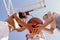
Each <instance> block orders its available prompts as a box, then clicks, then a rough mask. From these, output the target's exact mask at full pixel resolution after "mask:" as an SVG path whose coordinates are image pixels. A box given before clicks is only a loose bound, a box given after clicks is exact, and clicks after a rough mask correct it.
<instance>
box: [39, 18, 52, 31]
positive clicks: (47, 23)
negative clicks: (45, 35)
mask: <svg viewBox="0 0 60 40" xmlns="http://www.w3.org/2000/svg"><path fill="white" fill-rule="evenodd" d="M52 21H53V19H48V20H47V21H46V22H45V23H44V24H39V25H38V26H40V27H38V30H42V29H44V28H45V27H46V26H47V25H49V24H50V23H51V22H52Z"/></svg>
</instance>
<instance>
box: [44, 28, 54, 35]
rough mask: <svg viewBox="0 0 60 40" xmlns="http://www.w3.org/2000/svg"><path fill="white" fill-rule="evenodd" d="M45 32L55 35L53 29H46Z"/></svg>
mask: <svg viewBox="0 0 60 40" xmlns="http://www.w3.org/2000/svg"><path fill="white" fill-rule="evenodd" d="M44 31H45V32H47V33H49V34H53V33H54V30H53V29H47V28H45V29H44Z"/></svg>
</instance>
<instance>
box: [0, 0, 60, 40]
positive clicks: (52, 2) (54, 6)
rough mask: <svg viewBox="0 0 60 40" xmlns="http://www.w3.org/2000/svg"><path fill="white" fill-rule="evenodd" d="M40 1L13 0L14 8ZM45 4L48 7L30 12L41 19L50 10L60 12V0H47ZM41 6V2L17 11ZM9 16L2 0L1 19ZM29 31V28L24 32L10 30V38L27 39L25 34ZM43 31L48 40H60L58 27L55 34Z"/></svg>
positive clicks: (0, 1) (0, 5)
mask: <svg viewBox="0 0 60 40" xmlns="http://www.w3.org/2000/svg"><path fill="white" fill-rule="evenodd" d="M6 1H7V0H6ZM39 1H40V0H12V3H13V7H14V8H18V7H20V6H24V5H28V4H32V3H35V2H39ZM7 4H8V1H7ZM45 4H46V8H43V9H39V10H35V11H32V12H30V14H31V15H33V16H34V17H38V18H39V19H41V20H43V15H44V14H46V13H47V12H48V11H51V12H57V13H60V0H45ZM39 6H40V4H38V5H34V6H31V7H27V8H24V9H19V10H16V11H15V12H19V11H27V10H31V9H33V8H37V7H39ZM7 18H8V16H7V14H6V9H5V7H4V4H3V1H2V0H0V21H4V20H6V19H7ZM47 27H50V26H47ZM27 33H28V30H27V29H26V30H24V31H23V32H17V31H16V30H15V31H13V32H10V34H9V40H26V38H25V35H26V34H27ZM43 33H44V34H45V36H46V40H60V32H59V31H58V30H57V29H56V31H55V33H54V34H48V33H46V32H44V31H43Z"/></svg>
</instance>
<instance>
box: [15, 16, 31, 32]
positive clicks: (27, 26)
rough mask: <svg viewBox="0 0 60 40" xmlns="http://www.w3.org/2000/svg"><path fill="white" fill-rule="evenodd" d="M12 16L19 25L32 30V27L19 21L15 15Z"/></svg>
mask: <svg viewBox="0 0 60 40" xmlns="http://www.w3.org/2000/svg"><path fill="white" fill-rule="evenodd" d="M14 18H15V19H16V21H17V22H18V24H19V25H22V26H24V27H25V28H27V29H28V30H31V31H32V27H31V26H30V25H29V24H26V23H25V22H23V21H21V20H20V18H18V17H17V16H16V15H14Z"/></svg>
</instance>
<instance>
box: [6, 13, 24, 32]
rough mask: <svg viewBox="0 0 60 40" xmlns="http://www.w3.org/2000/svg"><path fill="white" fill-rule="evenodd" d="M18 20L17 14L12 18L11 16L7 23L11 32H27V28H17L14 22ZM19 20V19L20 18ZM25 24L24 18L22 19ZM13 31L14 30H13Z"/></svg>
mask: <svg viewBox="0 0 60 40" xmlns="http://www.w3.org/2000/svg"><path fill="white" fill-rule="evenodd" d="M16 18H18V17H17V14H16V13H15V14H13V15H12V16H9V17H8V18H7V19H6V20H5V21H6V22H7V23H8V26H9V30H10V31H13V30H17V31H20V32H21V31H23V30H25V27H22V28H15V23H14V20H13V19H16ZM18 19H19V18H18ZM20 20H22V21H23V22H24V18H23V19H20ZM16 21H17V20H16ZM11 29H12V30H11Z"/></svg>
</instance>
